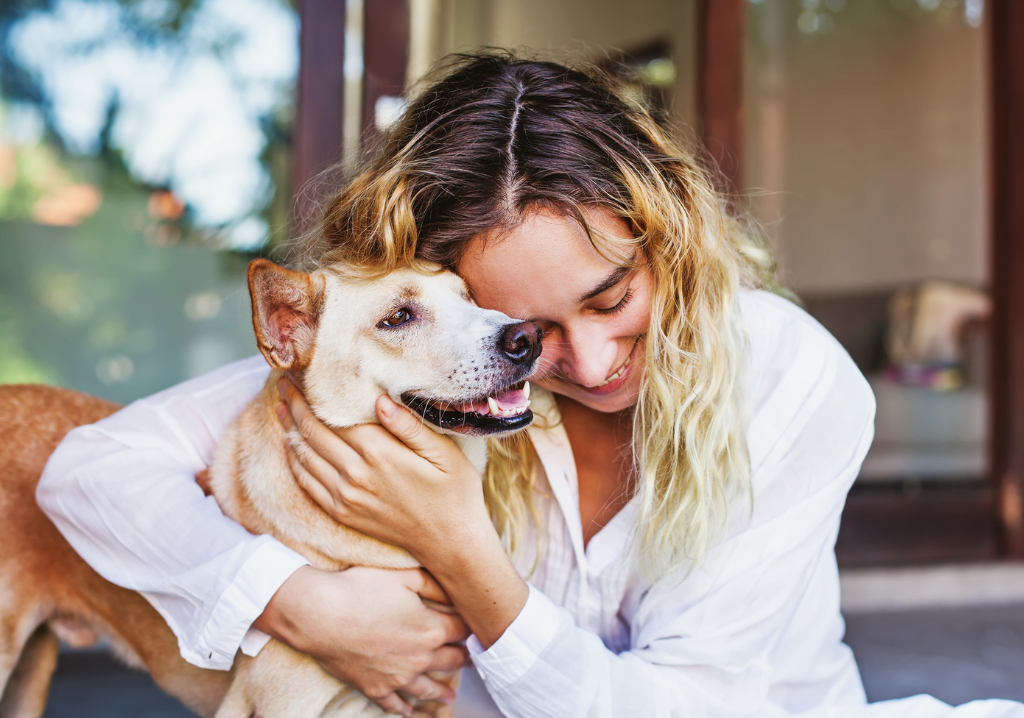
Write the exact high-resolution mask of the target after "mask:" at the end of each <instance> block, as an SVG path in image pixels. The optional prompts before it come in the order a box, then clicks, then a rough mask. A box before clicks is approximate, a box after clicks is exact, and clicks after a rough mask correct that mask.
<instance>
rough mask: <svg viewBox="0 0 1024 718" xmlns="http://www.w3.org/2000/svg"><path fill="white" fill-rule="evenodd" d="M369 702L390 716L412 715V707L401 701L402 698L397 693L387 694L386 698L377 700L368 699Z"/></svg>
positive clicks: (382, 697)
mask: <svg viewBox="0 0 1024 718" xmlns="http://www.w3.org/2000/svg"><path fill="white" fill-rule="evenodd" d="M367 698H370V696H367ZM370 700H371V701H373V702H374V703H376V704H377V705H379V706H380V707H381V708H383V709H384V711H385V712H386V713H388V714H390V715H396V716H410V715H412V706H411V705H410V704H409V703H408V702H406V701H404V700H402V697H401V696H399V695H398V694H397V693H388V694H387V695H386V696H381V697H379V698H370Z"/></svg>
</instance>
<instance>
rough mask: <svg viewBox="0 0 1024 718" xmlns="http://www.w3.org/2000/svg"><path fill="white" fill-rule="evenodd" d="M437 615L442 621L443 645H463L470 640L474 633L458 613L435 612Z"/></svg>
mask: <svg viewBox="0 0 1024 718" xmlns="http://www.w3.org/2000/svg"><path fill="white" fill-rule="evenodd" d="M435 613H436V614H437V617H438V618H439V619H440V620H441V627H442V634H441V635H442V636H443V638H442V639H441V641H442V642H443V643H445V644H448V643H461V642H462V641H465V640H466V639H467V638H469V636H470V634H471V633H472V631H470V630H469V626H467V625H466V622H465V621H463V620H462V617H461V616H459V615H458V614H457V613H441V612H440V611H435Z"/></svg>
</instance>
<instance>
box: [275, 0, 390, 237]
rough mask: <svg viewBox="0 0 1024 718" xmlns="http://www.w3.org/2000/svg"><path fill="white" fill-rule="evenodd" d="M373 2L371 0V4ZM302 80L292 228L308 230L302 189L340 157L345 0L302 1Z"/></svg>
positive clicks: (295, 140)
mask: <svg viewBox="0 0 1024 718" xmlns="http://www.w3.org/2000/svg"><path fill="white" fill-rule="evenodd" d="M371 4H372V3H371ZM299 13H300V17H301V22H302V29H301V32H300V36H299V83H298V93H297V98H296V108H295V130H294V134H293V141H292V162H293V165H292V182H293V186H292V194H293V196H294V198H295V200H294V207H293V211H294V217H293V231H294V232H296V233H301V232H304V231H305V230H306V229H308V225H309V222H310V220H311V219H312V217H311V214H312V210H313V207H312V205H311V197H310V196H309V194H308V193H306V192H303V188H304V187H306V185H307V183H308V182H309V181H310V180H312V179H313V178H314V177H316V176H317V175H318V174H319V173H320V172H322V171H323V170H325V169H327V168H328V167H331V166H332V165H335V164H337V163H338V162H339V161H340V160H341V148H342V127H343V126H344V120H345V107H344V102H345V0H302V2H301V4H300V6H299Z"/></svg>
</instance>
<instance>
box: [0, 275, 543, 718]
mask: <svg viewBox="0 0 1024 718" xmlns="http://www.w3.org/2000/svg"><path fill="white" fill-rule="evenodd" d="M248 282H249V291H250V295H251V298H252V308H253V313H252V314H253V327H254V329H255V333H256V339H257V344H258V346H259V349H260V351H261V352H262V354H263V356H264V357H265V358H266V360H267V362H268V363H269V364H270V366H271V367H272V371H271V373H270V376H269V378H268V379H267V383H266V385H265V386H264V387H263V389H262V390H261V392H260V394H259V395H258V396H257V397H256V398H255V399H254V400H253V401H252V402H251V403H250V404H249V405H248V406H247V407H246V408H245V409H244V410H243V412H242V414H241V415H240V416H239V417H238V418H237V419H236V420H235V422H234V423H233V424H232V425H231V426H230V427H229V429H228V430H227V432H226V433H225V436H224V437H222V439H221V441H220V442H219V444H218V446H217V449H216V452H215V455H214V458H213V461H212V464H211V467H210V469H209V472H208V475H207V476H206V477H205V479H206V481H205V483H206V487H207V488H208V489H209V490H210V491H211V492H212V493H213V495H214V496H215V497H216V499H217V502H218V504H219V505H220V507H221V509H222V510H223V511H224V513H225V514H226V515H227V516H230V517H231V518H233V519H235V520H236V521H238V522H239V523H240V524H242V525H243V526H245V527H246V528H247V529H248V530H249V531H251V532H253V533H264V534H271V535H273V536H275V537H276V538H277V539H278V540H280V541H281V542H282V543H284V544H285V545H287V546H289V547H291V548H293V549H294V550H296V551H298V552H299V553H301V554H303V555H304V556H305V557H306V558H307V559H309V561H310V562H311V563H312V564H313V565H314V566H316V567H318V568H323V569H331V570H340V569H344V568H345V567H348V566H353V565H360V566H374V567H379V568H391V569H401V568H414V567H416V566H418V565H419V564H418V563H417V561H416V560H415V559H414V558H413V556H412V555H411V554H410V553H409V552H408V551H406V550H405V549H403V548H400V547H397V546H391V545H388V544H385V543H382V542H380V541H377V540H375V539H373V538H371V537H369V536H366V535H364V534H361V533H359V532H357V531H354V530H352V529H350V528H347V527H345V526H343V525H341V524H339V523H337V522H336V521H334V520H333V519H332V518H331V517H330V516H329V515H328V514H326V513H325V512H324V511H323V510H322V509H321V508H320V507H319V506H318V505H317V504H316V503H314V502H313V501H312V500H311V499H310V498H309V496H308V495H307V494H306V493H305V492H304V491H303V490H302V489H301V488H300V487H299V486H298V484H297V483H296V482H295V480H294V478H293V477H292V473H291V470H290V468H289V466H288V463H287V457H286V453H285V446H286V442H287V441H290V442H291V443H292V445H293V446H296V447H298V449H299V450H301V449H302V439H301V437H300V436H299V435H298V434H294V435H292V436H290V437H286V436H285V432H284V429H283V428H282V427H281V425H280V423H279V422H278V420H277V416H276V406H277V404H278V403H279V401H280V400H279V398H278V393H277V388H276V385H277V382H278V380H279V379H280V378H281V377H282V376H285V375H287V376H288V377H290V378H291V379H292V380H293V381H295V382H296V383H297V384H298V385H299V387H300V388H301V389H302V390H303V393H304V394H305V396H306V398H307V400H308V401H309V404H310V407H311V408H312V410H313V412H314V413H315V414H316V416H317V417H318V418H319V419H320V420H321V421H323V422H324V423H325V424H327V425H328V426H331V427H334V428H343V427H347V426H354V425H356V424H363V423H370V422H375V421H376V415H375V411H374V405H375V402H376V399H377V397H379V396H380V394H382V393H387V394H388V395H389V396H390V397H391V398H392V399H394V400H395V401H396V402H400V403H401V404H404V405H405V406H406V407H408V408H409V409H410V410H412V411H413V412H414V413H416V414H417V415H419V416H420V417H421V418H422V419H423V421H424V422H425V424H426V425H427V426H429V427H430V428H432V429H434V430H435V431H439V432H441V433H445V434H448V435H450V436H451V437H452V438H453V439H454V440H455V441H456V443H457V444H458V445H459V446H460V448H462V450H463V451H464V452H465V453H466V455H467V456H468V457H469V458H470V460H471V461H472V462H473V464H474V465H475V466H476V467H477V468H478V469H480V470H482V469H483V468H484V466H485V464H486V459H487V450H486V440H487V439H488V438H494V437H498V436H501V435H504V434H508V433H511V432H515V431H520V430H522V429H525V428H526V427H527V426H528V425H529V424H530V423H531V421H532V419H533V414H532V412H531V411H530V408H529V382H528V381H527V380H528V377H529V376H530V375H531V374H532V372H533V371H534V369H535V367H536V364H537V360H538V358H539V356H540V353H541V341H542V335H541V331H540V329H539V327H537V325H535V324H532V323H529V322H520V321H517V320H513V319H510V318H509V317H507V316H505V315H504V314H502V313H500V312H496V311H492V310H485V309H482V308H480V307H477V306H476V305H475V304H474V303H473V302H472V300H471V298H470V297H469V294H468V291H467V288H466V286H465V284H464V282H462V280H461V279H459V278H458V277H457V276H456V275H455V274H453V273H451V272H448V271H443V270H442V269H441V268H439V267H436V266H429V265H424V266H423V267H418V268H416V269H413V268H402V269H399V270H397V271H395V272H393V273H391V274H389V275H387V276H385V277H383V278H380V279H375V280H373V281H367V280H361V279H357V278H354V277H353V276H352V275H351V273H350V272H347V271H346V268H345V267H342V266H339V265H333V266H326V267H323V268H320V269H318V270H316V271H313V272H311V273H309V274H307V273H303V272H298V271H292V270H289V269H285V268H283V267H279V266H277V265H275V264H273V263H271V262H268V261H266V260H262V259H257V260H254V261H253V262H252V263H251V264H250V266H249V273H248ZM117 409H118V407H117V406H116V405H114V404H111V403H109V402H106V401H103V400H101V399H97V398H95V397H89V396H86V395H83V394H79V393H77V392H72V391H69V390H63V389H55V388H50V387H42V386H7V387H0V436H2V437H3V443H2V444H0V471H2V474H0V545H2V546H3V550H2V551H0V694H2V698H0V718H8V717H9V716H18V718H38V716H41V715H42V712H43V708H44V707H45V703H46V698H47V694H48V691H49V683H50V679H51V676H52V673H53V670H54V668H55V666H56V658H57V651H58V645H59V642H58V638H60V639H63V640H64V641H65V642H67V643H69V644H70V645H72V646H76V647H77V646H84V645H88V644H90V643H93V642H95V641H96V640H97V639H98V638H99V637H106V638H107V639H108V640H110V641H111V642H112V644H113V646H114V647H115V650H116V651H117V652H118V653H119V654H120V655H121V657H122V658H123V659H124V660H125V661H126V662H127V663H129V664H130V665H133V666H137V667H140V668H143V669H145V670H147V671H149V673H150V674H151V675H152V676H153V678H154V679H155V681H156V683H157V684H158V685H159V686H160V687H161V688H162V689H163V690H165V691H166V692H167V693H169V694H171V695H172V696H174V697H176V698H178V699H179V700H180V701H181V702H182V703H184V704H185V705H186V706H188V707H189V708H190V709H192V710H193V711H195V712H197V713H198V714H200V715H202V716H211V717H213V716H215V717H216V718H249V717H250V716H260V717H261V718H311V717H313V716H320V717H322V718H348V717H349V716H375V715H383V714H384V713H383V711H382V710H381V709H380V708H379V707H377V706H376V704H374V703H372V702H371V701H370V700H369V699H367V698H366V697H365V696H363V695H362V694H360V693H359V692H358V691H356V690H355V689H353V688H351V687H349V686H346V685H344V684H342V683H341V682H340V681H338V680H336V679H335V678H333V677H332V676H330V675H329V674H327V673H326V672H325V671H323V670H322V669H321V668H320V666H319V665H318V664H317V663H316V662H315V661H314V660H313V659H312V658H310V657H308V656H305V655H303V654H300V653H298V652H296V651H294V650H292V649H291V648H289V647H288V646H286V645H284V644H281V643H278V642H276V641H273V640H272V641H270V642H269V643H268V644H267V645H266V646H265V647H264V648H263V650H261V651H260V653H259V654H258V655H257V656H255V657H254V658H249V657H247V656H242V655H239V656H238V657H237V658H236V660H235V663H234V666H233V667H232V669H231V670H230V671H214V670H207V669H201V668H197V667H195V666H192V665H190V664H188V663H187V662H185V661H184V660H183V659H182V658H181V657H180V655H179V652H178V648H177V643H176V640H175V637H174V635H173V634H172V633H171V631H170V629H169V628H168V627H167V625H166V624H165V623H164V621H163V619H162V618H161V617H160V616H159V614H158V613H157V612H156V610H155V609H153V608H152V606H150V605H149V604H148V603H147V602H146V601H145V599H143V598H142V597H141V596H140V595H139V594H137V593H135V592H133V591H129V590H126V589H123V588H120V587H117V586H114V585H113V584H111V583H109V582H107V581H105V580H104V579H103V578H101V577H100V576H99V575H98V574H96V572H95V571H93V570H92V569H91V568H90V567H89V566H88V565H87V564H86V563H85V562H84V561H83V560H82V559H81V558H80V557H78V555H77V554H75V552H74V551H73V549H72V548H71V547H70V545H69V544H68V543H67V542H66V541H65V540H64V539H63V537H62V536H61V535H60V534H59V532H58V531H57V530H56V528H55V527H54V526H53V524H52V523H51V522H50V521H49V519H47V518H46V517H45V515H44V514H43V513H42V512H41V511H40V509H39V508H38V507H37V506H36V503H35V500H34V493H35V487H36V484H37V483H38V480H39V475H40V474H41V472H42V469H43V467H44V465H45V463H46V460H47V458H48V456H49V455H50V453H51V452H52V451H53V450H54V448H55V447H56V445H57V444H58V443H59V442H60V440H61V438H62V437H63V436H64V435H65V434H66V433H67V432H68V431H70V430H71V429H72V428H74V427H75V426H79V425H81V424H86V423H93V422H95V421H98V420H100V419H102V418H103V417H105V416H108V415H109V414H111V413H113V412H114V411H116V410H117ZM456 677H457V674H456V675H452V676H448V677H447V678H445V680H447V681H449V685H453V683H452V682H453V681H454V680H455V678H456ZM415 711H416V713H415V715H419V716H444V715H448V714H449V712H450V709H449V708H448V707H447V706H443V705H440V704H438V703H432V702H421V703H419V704H417V705H416V706H415Z"/></svg>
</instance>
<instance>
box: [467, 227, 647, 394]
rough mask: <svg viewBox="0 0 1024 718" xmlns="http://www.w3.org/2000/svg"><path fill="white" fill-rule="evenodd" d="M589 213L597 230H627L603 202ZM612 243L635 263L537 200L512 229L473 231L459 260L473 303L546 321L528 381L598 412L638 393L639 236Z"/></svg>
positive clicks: (643, 315) (641, 325)
mask: <svg viewBox="0 0 1024 718" xmlns="http://www.w3.org/2000/svg"><path fill="white" fill-rule="evenodd" d="M586 219H587V222H588V224H589V225H590V227H591V231H592V232H594V234H595V235H596V236H598V237H601V236H604V237H609V238H620V239H626V240H628V239H632V234H631V232H630V231H629V227H628V225H627V224H626V222H624V221H623V220H622V219H620V218H618V217H616V216H615V215H613V214H612V213H610V212H608V211H607V210H604V209H593V210H590V211H589V212H588V213H587V214H586ZM608 246H609V249H607V250H605V254H608V255H609V256H611V257H613V258H615V259H621V260H622V261H623V262H625V263H628V262H630V260H633V261H635V262H636V263H638V264H639V265H640V266H638V267H636V268H633V269H629V268H622V267H620V266H619V265H618V264H616V263H615V262H612V261H609V260H608V259H605V258H604V257H602V256H601V254H600V253H598V251H597V250H596V249H595V248H594V247H593V245H591V243H590V240H589V239H588V238H587V234H586V231H585V230H584V229H583V228H582V227H580V226H579V224H578V223H576V222H575V221H573V220H572V219H568V218H565V217H562V216H560V215H558V214H555V213H553V212H551V211H548V210H545V209H538V210H536V211H533V212H531V213H529V214H528V215H527V216H526V217H525V218H524V220H523V221H522V223H520V225H519V226H518V227H517V228H516V229H514V230H513V231H511V232H507V233H502V234H501V235H500V236H494V237H491V236H487V235H482V236H477V237H474V238H473V240H472V242H471V243H470V245H469V248H468V250H467V251H466V253H465V255H464V256H463V258H462V261H461V262H460V263H459V267H458V272H459V274H460V275H462V277H463V279H465V280H466V283H467V284H468V285H469V287H470V290H471V291H472V293H473V298H474V299H475V300H476V302H477V304H479V305H480V306H482V307H486V308H488V309H497V310H498V311H501V312H504V313H505V314H507V315H508V316H510V317H515V318H517V319H524V320H529V321H533V322H536V323H537V324H539V325H540V326H541V327H542V328H543V330H544V353H543V354H542V355H541V359H540V365H539V368H538V371H537V374H536V377H535V379H533V380H532V381H533V382H534V383H535V384H538V385H540V386H542V387H544V388H545V389H550V390H551V391H553V392H556V393H558V394H563V395H565V396H567V397H570V398H572V399H575V400H576V401H578V402H580V403H581V404H584V405H585V406H588V407H590V408H592V409H596V410H597V411H603V412H613V411H621V410H623V409H626V408H628V407H631V406H633V405H634V404H635V403H636V400H637V396H638V393H639V387H640V379H641V376H642V372H643V367H644V342H643V337H644V334H645V332H646V331H647V325H648V322H649V320H650V316H651V284H652V282H651V274H650V271H649V269H648V268H647V266H646V264H645V263H644V262H643V260H642V257H640V256H634V255H633V253H634V252H637V251H638V250H637V249H636V247H635V245H632V244H626V243H622V244H621V245H620V244H617V243H612V244H609V245H608ZM615 253H618V254H615Z"/></svg>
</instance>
